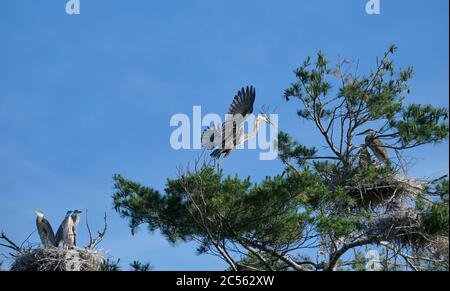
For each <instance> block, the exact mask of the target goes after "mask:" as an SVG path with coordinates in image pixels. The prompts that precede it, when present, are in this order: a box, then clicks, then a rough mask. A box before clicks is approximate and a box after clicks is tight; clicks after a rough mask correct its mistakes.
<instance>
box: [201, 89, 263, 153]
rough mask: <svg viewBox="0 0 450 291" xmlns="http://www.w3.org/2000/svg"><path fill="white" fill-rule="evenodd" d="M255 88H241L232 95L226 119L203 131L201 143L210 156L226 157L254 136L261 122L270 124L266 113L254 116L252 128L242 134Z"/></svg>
mask: <svg viewBox="0 0 450 291" xmlns="http://www.w3.org/2000/svg"><path fill="white" fill-rule="evenodd" d="M255 96H256V90H255V88H254V87H253V86H247V87H246V88H245V89H244V88H242V89H241V90H239V91H238V92H237V93H236V95H235V96H234V99H233V102H232V103H231V105H230V108H229V109H228V118H227V119H226V121H225V122H224V123H222V124H220V125H218V126H216V127H209V128H208V129H206V130H205V131H204V132H203V135H202V145H203V147H204V148H206V149H208V150H213V151H212V152H211V157H213V158H215V159H219V158H220V156H221V155H223V157H224V158H225V157H227V156H228V155H229V154H230V153H231V151H232V150H233V149H235V148H236V147H237V146H238V145H240V144H241V143H243V142H244V141H246V140H248V139H250V138H252V137H253V136H255V135H256V134H257V132H258V130H259V125H260V123H261V122H263V121H264V122H267V123H269V124H272V122H271V121H270V119H269V117H268V116H267V115H266V114H261V115H258V116H256V118H255V120H254V124H253V130H252V131H251V132H250V133H248V134H244V129H243V125H244V121H245V119H246V118H247V117H248V116H249V115H250V114H252V113H253V103H254V102H255Z"/></svg>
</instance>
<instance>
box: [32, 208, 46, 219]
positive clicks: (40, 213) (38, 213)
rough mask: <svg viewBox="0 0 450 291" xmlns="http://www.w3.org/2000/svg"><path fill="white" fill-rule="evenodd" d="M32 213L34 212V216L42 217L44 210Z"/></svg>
mask: <svg viewBox="0 0 450 291" xmlns="http://www.w3.org/2000/svg"><path fill="white" fill-rule="evenodd" d="M34 213H36V216H37V217H39V218H42V217H44V212H42V211H40V210H36V211H35V212H34Z"/></svg>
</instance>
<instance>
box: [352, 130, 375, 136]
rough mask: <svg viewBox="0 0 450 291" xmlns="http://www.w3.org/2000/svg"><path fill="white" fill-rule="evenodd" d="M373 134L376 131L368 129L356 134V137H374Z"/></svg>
mask: <svg viewBox="0 0 450 291" xmlns="http://www.w3.org/2000/svg"><path fill="white" fill-rule="evenodd" d="M375 133H376V131H375V130H373V129H371V128H369V129H366V130H364V131H363V132H360V133H357V134H356V135H367V136H374V135H375Z"/></svg>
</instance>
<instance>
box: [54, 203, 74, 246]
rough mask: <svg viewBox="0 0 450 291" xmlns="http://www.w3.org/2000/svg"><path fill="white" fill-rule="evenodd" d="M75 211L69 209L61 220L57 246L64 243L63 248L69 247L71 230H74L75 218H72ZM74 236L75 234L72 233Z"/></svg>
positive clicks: (57, 234) (57, 233)
mask: <svg viewBox="0 0 450 291" xmlns="http://www.w3.org/2000/svg"><path fill="white" fill-rule="evenodd" d="M72 214H73V211H72V210H69V211H67V213H66V216H65V217H64V219H63V221H62V222H61V224H60V226H59V228H58V231H57V232H56V246H59V245H60V244H61V243H62V244H63V248H68V236H69V233H68V231H69V230H70V232H72V231H73V228H72V227H73V219H72ZM72 237H73V235H72Z"/></svg>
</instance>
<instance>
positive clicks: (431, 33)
mask: <svg viewBox="0 0 450 291" xmlns="http://www.w3.org/2000/svg"><path fill="white" fill-rule="evenodd" d="M65 2H66V1H65V0H58V1H55V0H39V1H35V0H2V1H1V2H0V229H1V230H5V231H7V233H8V234H9V235H10V236H11V238H13V239H15V240H17V241H20V240H21V239H24V238H25V237H26V236H27V235H28V234H29V233H30V232H32V231H33V230H34V228H35V225H34V219H35V216H34V210H35V209H41V210H43V211H44V212H45V213H46V214H47V217H48V219H49V220H50V221H51V222H52V223H53V224H54V225H55V227H56V225H57V224H59V223H60V221H61V219H62V217H63V215H64V213H65V212H66V210H67V209H83V210H84V209H89V214H90V220H91V223H92V226H93V227H94V228H101V226H102V215H103V212H104V211H107V212H108V217H109V218H108V219H109V223H110V228H109V233H108V235H107V237H106V239H105V241H104V243H103V244H102V248H103V249H104V250H107V251H109V253H110V254H111V255H112V256H114V257H115V258H121V259H122V265H123V266H124V268H125V269H126V268H128V267H127V264H128V263H129V262H130V261H132V260H134V259H139V260H141V261H144V262H145V261H148V262H151V264H152V265H154V266H155V269H156V270H174V269H181V270H196V269H218V270H220V269H223V268H225V267H226V266H225V264H224V263H223V262H221V261H220V260H219V259H217V258H215V257H209V256H196V255H195V254H194V253H195V252H194V250H195V245H194V244H180V245H177V246H176V247H173V246H171V245H169V243H167V242H166V241H165V240H164V239H163V238H162V237H161V236H160V235H159V234H158V233H154V234H149V233H148V232H147V231H146V229H145V228H141V229H140V231H139V232H138V233H137V235H135V236H131V234H130V231H129V228H128V227H127V223H126V221H125V220H123V219H121V218H120V217H118V215H117V214H116V213H115V212H114V211H113V210H112V208H111V205H112V203H111V198H110V196H111V194H112V192H113V189H112V186H113V184H112V178H111V177H112V175H113V174H114V173H121V174H123V175H124V176H126V177H128V178H130V179H133V180H136V181H139V182H142V183H144V184H145V185H149V186H152V187H155V188H157V189H159V190H162V189H163V188H164V183H165V179H166V178H167V177H174V176H175V175H176V167H177V166H178V165H185V164H187V163H188V162H192V160H193V159H194V157H195V156H196V155H197V154H198V153H199V152H198V151H174V150H172V149H171V147H170V145H169V136H170V133H171V131H172V130H173V128H171V127H170V126H169V120H170V117H171V116H172V115H173V114H174V113H179V112H183V113H187V114H191V111H192V106H193V105H202V107H203V111H204V112H205V113H206V112H217V113H225V111H226V109H227V108H228V105H229V103H230V101H231V98H232V97H233V95H234V93H235V91H236V90H237V89H239V88H240V87H241V86H243V85H246V84H253V85H255V86H256V88H257V99H256V106H257V107H260V106H261V105H262V104H267V105H269V106H270V107H271V108H275V107H276V108H277V112H278V113H279V115H280V117H279V125H280V128H281V129H283V130H285V131H287V132H290V133H292V134H293V135H294V136H296V137H297V138H298V139H299V140H300V141H302V142H304V143H306V144H307V145H318V144H322V140H321V139H319V137H318V136H317V135H316V133H315V132H314V131H313V130H312V127H311V126H309V125H308V124H306V123H303V122H301V121H299V120H298V119H297V118H296V115H295V111H296V108H297V106H294V104H295V103H286V102H285V101H283V99H282V93H283V90H284V89H285V88H286V87H287V86H288V85H289V83H290V82H291V81H293V80H294V75H293V74H292V70H293V69H294V68H295V67H296V66H297V65H299V64H300V63H301V62H302V61H303V60H304V59H305V58H306V56H308V55H312V54H314V53H315V52H317V51H318V50H319V49H322V50H323V51H324V52H325V53H326V54H327V55H328V56H329V58H330V60H336V59H337V57H338V56H342V57H348V58H351V59H354V58H359V59H360V61H361V64H362V68H363V69H367V68H369V67H370V66H373V64H374V62H375V56H376V55H380V54H382V52H383V51H384V50H385V49H386V48H387V47H388V45H389V44H390V43H396V44H397V45H398V46H399V52H398V54H397V57H396V58H395V60H396V64H398V65H402V66H407V65H409V64H411V65H413V66H414V68H415V72H416V73H415V77H414V79H413V80H412V82H411V87H412V94H411V96H410V97H411V99H410V101H411V102H417V103H433V104H435V105H441V106H446V107H448V96H449V90H448V88H449V86H448V85H449V84H448V78H449V76H448V70H449V59H448V53H449V47H448V41H449V39H448V33H449V31H448V21H449V15H448V8H449V7H448V5H449V2H448V1H447V0H433V1H411V0H408V1H406V0H404V1H400V0H397V1H386V0H381V15H378V16H375V15H373V16H369V15H367V14H366V13H365V9H364V7H365V3H366V1H365V0H347V1H333V0H329V1H324V0H322V1H317V0H314V1H312V0H310V1H299V0H290V1H287V0H281V1H273V0H271V1H269V0H245V1H242V0H240V1H237V0H227V1H225V0H190V1H182V0H178V1H175V0H166V1H148V0H132V1H125V0H108V1H107V0H81V15H73V16H69V15H67V14H65V9H64V8H65ZM409 155H411V156H413V157H414V158H415V159H414V161H415V164H414V165H413V167H412V168H411V174H413V175H415V176H417V177H431V176H434V177H435V176H438V175H441V174H444V173H447V172H448V163H449V162H448V161H449V157H448V143H447V142H446V143H444V144H441V145H436V146H426V147H423V148H421V149H419V150H416V151H414V152H410V153H409ZM223 167H224V170H225V171H226V173H229V174H235V173H237V174H239V175H240V176H248V175H250V176H251V177H252V180H253V181H254V182H257V181H260V180H261V179H263V178H264V176H266V175H274V174H277V173H279V172H280V170H281V165H280V162H279V161H259V160H258V152H257V151H239V152H236V153H233V154H232V155H231V156H230V158H229V159H228V160H227V161H226V163H225V164H224V165H223ZM79 232H80V235H81V238H80V240H81V242H85V241H86V231H85V228H84V217H83V220H82V222H81V226H80V230H79ZM31 240H32V241H34V242H37V241H38V237H37V235H36V234H34V235H33V236H32V237H31ZM0 251H4V249H0Z"/></svg>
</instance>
